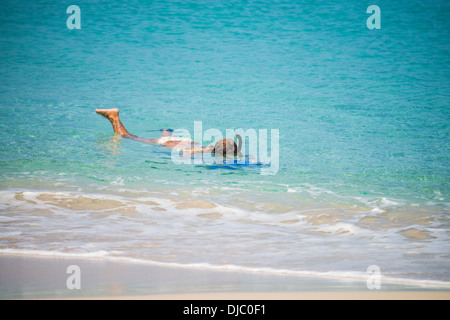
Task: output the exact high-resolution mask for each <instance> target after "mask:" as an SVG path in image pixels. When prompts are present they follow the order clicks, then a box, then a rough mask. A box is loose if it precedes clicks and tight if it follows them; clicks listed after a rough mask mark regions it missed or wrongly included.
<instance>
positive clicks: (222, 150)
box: [212, 134, 242, 157]
mask: <svg viewBox="0 0 450 320" xmlns="http://www.w3.org/2000/svg"><path fill="white" fill-rule="evenodd" d="M236 137H237V138H238V140H239V146H238V145H237V144H236V142H234V141H233V140H231V139H221V140H219V141H217V143H216V144H215V145H214V149H213V150H212V154H214V155H220V156H222V157H226V156H227V153H228V154H233V155H234V156H235V157H236V156H237V155H238V153H239V152H241V147H242V138H241V136H240V135H238V134H237V135H236Z"/></svg>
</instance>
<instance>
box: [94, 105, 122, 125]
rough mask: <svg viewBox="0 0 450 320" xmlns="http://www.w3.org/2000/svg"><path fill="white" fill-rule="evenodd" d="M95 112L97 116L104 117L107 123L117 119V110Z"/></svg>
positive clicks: (98, 110) (96, 110)
mask: <svg viewBox="0 0 450 320" xmlns="http://www.w3.org/2000/svg"><path fill="white" fill-rule="evenodd" d="M95 112H96V113H98V114H99V115H102V116H104V117H105V118H106V119H108V120H109V121H111V122H112V121H114V120H116V119H119V109H117V108H114V109H95Z"/></svg>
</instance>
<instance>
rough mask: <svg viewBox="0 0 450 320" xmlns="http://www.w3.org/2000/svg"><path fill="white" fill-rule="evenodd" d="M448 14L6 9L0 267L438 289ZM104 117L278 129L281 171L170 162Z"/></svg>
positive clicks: (96, 4)
mask: <svg viewBox="0 0 450 320" xmlns="http://www.w3.org/2000/svg"><path fill="white" fill-rule="evenodd" d="M71 4H76V5H78V6H79V7H80V9H81V29H79V30H76V29H74V30H69V29H68V28H67V27H66V20H67V18H68V17H69V14H67V13H66V9H67V7H68V6H69V5H71ZM372 4H376V5H378V6H379V7H380V9H381V29H379V30H369V29H368V28H367V26H366V20H367V18H368V17H369V16H370V14H368V13H366V9H367V7H368V6H369V5H372ZM449 10H450V4H449V2H448V1H439V0H437V1H432V2H423V1H359V2H355V1H329V0H327V1H288V0H282V1H144V0H139V1H138V0H136V1H121V2H117V3H110V2H106V1H82V0H80V1H76V3H72V2H68V1H40V0H33V1H21V2H17V1H9V0H8V1H2V2H1V4H0V27H1V33H0V117H1V121H0V141H1V144H0V199H1V200H0V210H1V211H0V250H1V251H0V252H4V253H8V252H9V253H11V252H15V253H23V254H47V255H70V254H77V255H86V256H94V257H106V258H116V259H125V260H126V259H129V260H130V261H131V260H133V259H134V260H136V261H137V260H139V261H148V262H149V263H163V264H164V263H171V264H175V265H184V266H186V265H187V266H191V267H205V268H219V269H220V268H223V269H231V270H247V271H248V270H252V271H255V272H259V271H261V272H272V273H280V274H281V273H286V272H288V273H294V274H299V275H305V274H309V275H318V276H329V275H331V276H335V277H339V278H342V279H347V278H350V279H355V278H358V277H359V278H361V279H364V276H365V275H366V269H367V267H368V266H369V265H378V266H379V267H380V269H381V272H382V274H383V275H384V276H385V277H386V279H388V278H389V279H391V281H394V280H397V281H405V282H407V283H411V284H421V285H424V284H426V285H439V286H447V287H448V286H449V284H450V249H449V237H450V229H449V223H450V220H449V203H450V202H449V191H450V190H449V177H450V174H449V170H448V167H449V151H450V147H449V132H450V130H449V114H450V109H449V108H450V106H449V102H450V81H449V79H450V69H449V67H448V66H449V64H450V34H449V32H450V31H449V30H450V19H449ZM112 107H117V108H119V109H120V115H121V119H122V121H123V123H124V125H125V126H126V128H127V129H128V130H129V131H130V132H131V133H133V134H135V135H138V136H141V137H148V138H157V137H158V135H159V134H158V132H157V131H154V130H157V129H160V128H167V127H170V128H173V129H187V130H189V132H191V133H192V134H193V130H194V121H201V122H202V126H203V130H207V129H209V128H216V129H218V130H221V131H222V132H223V134H224V135H225V130H226V129H237V128H243V129H244V130H247V129H251V128H252V129H256V130H258V129H267V130H269V131H270V130H271V129H278V130H279V133H280V139H279V151H280V155H279V170H278V172H277V173H276V174H275V175H261V174H260V168H259V167H240V168H237V169H236V168H235V169H230V168H218V169H215V168H211V167H209V166H206V165H195V164H192V165H176V164H174V163H173V162H172V161H171V154H170V151H169V150H167V149H163V148H161V147H158V146H154V145H147V144H142V143H139V142H136V141H131V140H127V139H121V138H120V137H117V136H114V134H113V131H112V129H111V125H110V124H109V123H108V121H107V120H105V119H104V118H102V117H101V116H99V115H97V114H96V113H95V108H112ZM209 142H211V141H204V143H205V144H207V143H209ZM399 279H400V280H399ZM386 281H387V280H386Z"/></svg>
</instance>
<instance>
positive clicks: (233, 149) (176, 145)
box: [95, 108, 242, 158]
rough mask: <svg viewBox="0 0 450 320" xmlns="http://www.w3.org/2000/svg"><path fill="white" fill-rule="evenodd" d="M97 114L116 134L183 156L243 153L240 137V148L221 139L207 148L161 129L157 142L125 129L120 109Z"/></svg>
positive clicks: (227, 140) (101, 110) (230, 141)
mask: <svg viewBox="0 0 450 320" xmlns="http://www.w3.org/2000/svg"><path fill="white" fill-rule="evenodd" d="M95 112H96V113H98V114H100V115H102V116H104V117H105V118H106V119H108V120H109V121H110V122H111V124H112V127H113V129H114V132H115V133H116V134H118V135H120V136H122V137H124V138H128V139H132V140H135V141H140V142H144V143H148V144H158V145H160V146H162V147H165V148H169V149H176V150H180V151H181V152H183V156H190V155H191V154H193V153H212V154H214V155H215V156H216V157H218V156H220V157H223V158H226V157H227V155H233V156H234V157H237V156H238V155H239V154H240V151H241V147H242V138H241V136H240V135H236V137H237V138H238V140H239V146H238V145H236V143H235V142H234V141H233V140H232V139H221V140H219V141H218V142H217V143H216V144H215V145H214V146H213V145H210V146H207V147H203V146H201V145H199V144H198V143H195V142H194V141H192V140H191V139H189V138H184V137H177V136H175V135H173V134H172V132H173V130H171V129H161V137H159V138H158V139H156V140H154V139H147V138H139V137H137V136H135V135H132V134H130V133H129V132H128V131H127V129H125V127H124V125H123V124H122V122H121V121H120V118H119V109H116V108H115V109H96V110H95Z"/></svg>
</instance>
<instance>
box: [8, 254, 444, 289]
mask: <svg viewBox="0 0 450 320" xmlns="http://www.w3.org/2000/svg"><path fill="white" fill-rule="evenodd" d="M0 255H14V256H27V257H45V258H66V259H70V258H72V259H89V260H103V261H110V262H119V263H129V264H141V265H149V266H159V267H169V268H186V269H195V270H207V271H223V272H244V273H256V274H266V275H267V274H268V275H280V276H283V275H284V276H297V277H312V278H322V279H334V280H341V281H346V282H348V281H351V282H353V281H356V282H366V281H367V280H368V278H369V276H371V275H369V274H366V273H364V272H355V271H349V272H345V271H327V272H321V271H307V270H289V269H275V268H265V267H247V266H239V265H232V264H225V265H213V264H209V263H186V264H184V263H174V262H160V261H153V260H144V259H137V258H130V257H121V256H111V255H110V254H109V253H108V252H106V251H102V250H100V251H93V252H85V253H76V252H56V251H46V250H25V249H0ZM380 281H381V283H388V284H401V285H408V286H418V287H421V288H450V281H437V280H426V279H424V280H418V279H407V278H394V277H387V276H383V275H381V279H380Z"/></svg>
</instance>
